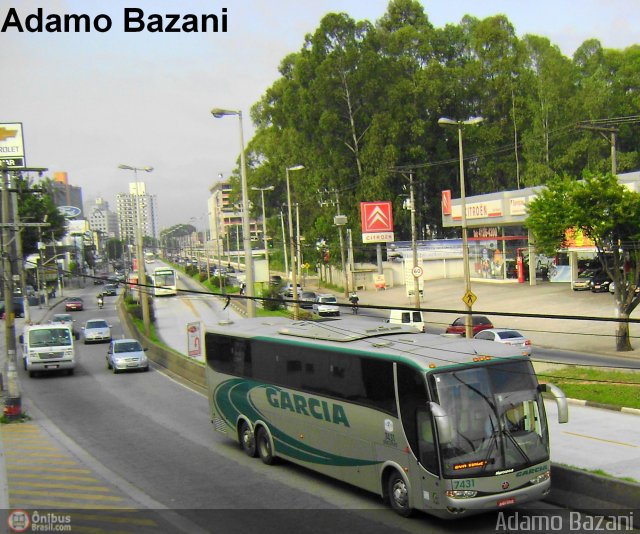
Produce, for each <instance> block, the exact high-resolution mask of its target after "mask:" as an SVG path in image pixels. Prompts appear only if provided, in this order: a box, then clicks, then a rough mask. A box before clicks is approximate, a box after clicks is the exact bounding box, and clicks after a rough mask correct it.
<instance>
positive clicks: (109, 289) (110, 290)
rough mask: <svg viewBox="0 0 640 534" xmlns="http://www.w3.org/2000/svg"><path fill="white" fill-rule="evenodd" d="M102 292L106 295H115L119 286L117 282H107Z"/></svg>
mask: <svg viewBox="0 0 640 534" xmlns="http://www.w3.org/2000/svg"><path fill="white" fill-rule="evenodd" d="M102 294H103V295H104V296H105V297H114V296H115V295H117V294H118V286H117V285H116V284H106V285H105V286H104V287H103V288H102Z"/></svg>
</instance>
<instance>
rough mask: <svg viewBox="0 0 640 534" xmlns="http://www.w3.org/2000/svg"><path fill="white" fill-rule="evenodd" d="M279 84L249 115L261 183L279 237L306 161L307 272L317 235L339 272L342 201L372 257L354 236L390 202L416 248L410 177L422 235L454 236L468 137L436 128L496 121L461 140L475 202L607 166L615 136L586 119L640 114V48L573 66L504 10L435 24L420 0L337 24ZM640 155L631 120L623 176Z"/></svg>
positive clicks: (604, 53) (312, 39)
mask: <svg viewBox="0 0 640 534" xmlns="http://www.w3.org/2000/svg"><path fill="white" fill-rule="evenodd" d="M280 74H281V77H280V78H279V79H278V80H277V81H276V82H275V83H274V84H273V85H272V86H271V87H269V88H268V90H267V91H266V92H265V94H264V96H263V97H262V98H261V99H260V101H259V102H257V103H256V104H255V105H254V107H253V109H252V119H253V122H254V123H255V125H256V128H257V129H256V134H255V136H254V137H253V139H252V140H251V141H250V143H249V145H248V147H247V152H248V159H247V161H248V165H249V176H248V179H249V182H250V186H251V185H255V186H266V185H274V186H275V191H274V192H273V193H270V194H268V195H267V199H266V200H267V204H268V206H267V210H266V211H267V215H268V217H269V219H270V220H269V225H270V229H269V234H270V235H271V236H278V235H279V232H278V228H279V226H278V224H279V221H278V215H279V212H280V209H281V207H282V206H281V202H282V199H285V198H286V183H285V168H286V167H288V166H292V165H297V164H303V165H304V166H305V170H303V171H299V172H295V173H292V174H291V176H290V178H291V187H292V196H293V198H294V200H293V201H294V202H296V203H298V204H299V205H300V208H301V209H300V217H301V220H300V228H301V229H302V232H303V234H304V237H305V240H304V243H306V250H305V252H304V256H305V259H306V260H307V261H309V262H310V263H313V262H314V261H316V260H320V257H319V256H320V254H321V252H316V250H315V247H314V245H315V243H316V242H317V241H319V240H320V239H326V241H327V243H328V245H329V247H330V248H331V261H332V262H335V261H336V260H339V258H340V254H339V253H338V252H337V248H336V247H337V242H338V239H337V230H336V228H335V226H334V225H333V217H334V215H335V214H336V211H337V207H336V205H335V200H336V197H337V198H338V199H339V201H340V208H341V212H342V213H346V214H347V216H348V218H349V223H348V226H349V227H350V228H351V229H352V230H353V232H354V243H355V244H356V247H357V250H356V255H357V256H358V257H359V258H360V259H362V258H363V257H364V256H365V254H366V253H369V249H371V248H373V247H368V249H366V248H365V247H358V246H357V243H358V241H359V240H358V239H355V237H357V236H358V235H359V232H360V222H359V221H360V217H359V202H361V201H373V200H392V201H393V203H394V222H395V226H396V239H409V238H410V224H409V213H408V211H406V210H403V209H402V208H403V203H404V201H405V199H406V195H407V193H408V191H407V190H406V188H407V179H406V175H405V174H402V173H399V172H395V171H398V170H399V169H405V170H406V169H413V170H414V171H415V179H416V184H417V190H416V198H417V203H416V204H417V206H416V207H417V210H418V212H417V226H418V238H419V239H423V238H429V237H445V236H447V234H446V231H445V229H442V228H441V214H440V192H441V191H442V190H444V189H451V190H452V192H453V195H454V196H456V195H457V194H459V182H458V164H457V162H458V159H457V158H458V152H457V135H456V131H455V129H443V128H442V127H440V126H438V119H439V118H440V117H449V118H453V119H456V120H464V119H467V118H468V117H470V116H482V117H484V119H485V121H484V122H483V123H482V124H480V125H478V126H476V127H473V128H467V129H465V131H464V144H465V155H466V162H465V165H466V171H465V174H466V192H467V194H468V195H475V194H481V193H485V192H493V191H500V190H509V189H515V188H520V187H525V186H532V185H539V184H544V183H546V181H547V180H548V179H549V178H550V177H552V176H554V175H556V174H568V175H571V176H580V175H581V174H582V172H583V171H584V170H585V169H589V170H591V171H594V172H607V171H608V170H609V168H610V163H609V154H610V144H609V141H608V140H607V139H606V138H603V136H602V135H600V133H599V132H598V131H593V130H587V129H581V128H578V127H577V125H578V124H579V123H582V124H590V122H589V121H597V120H600V119H606V118H608V119H614V118H616V117H632V116H634V115H636V114H638V112H639V110H640V46H632V47H630V48H628V49H626V50H607V49H603V48H602V46H601V45H600V43H599V42H598V41H597V40H589V41H586V42H584V43H583V44H582V45H581V46H580V47H579V48H578V50H577V51H576V52H575V54H574V55H573V58H568V57H566V56H564V55H563V54H562V53H561V52H560V50H559V48H558V47H557V46H555V45H554V44H552V43H551V42H550V41H549V40H548V39H546V38H544V37H540V36H536V35H525V36H523V37H518V36H517V35H516V30H515V28H514V27H513V25H512V24H511V23H510V22H509V20H508V19H507V18H506V17H505V16H503V15H497V16H493V17H489V18H486V19H483V20H480V19H477V18H474V17H472V16H465V17H464V18H463V19H462V20H461V21H460V23H459V24H456V25H453V24H450V25H447V26H446V27H444V28H435V27H434V26H433V25H432V24H431V22H430V21H429V18H428V15H427V13H425V11H424V8H423V7H422V5H421V4H420V3H419V2H417V1H415V0H392V1H391V2H390V3H389V5H388V8H387V12H386V13H385V14H384V15H383V16H382V17H381V18H380V19H379V20H378V21H376V22H375V23H372V22H369V21H355V20H353V19H352V18H350V17H349V16H348V15H347V14H344V13H331V14H328V15H326V16H325V17H324V18H323V19H322V20H321V22H320V24H319V26H318V28H317V29H316V30H315V32H314V33H312V34H309V35H307V36H306V38H305V41H304V43H303V44H302V47H301V49H300V51H298V52H296V53H292V54H290V55H288V56H287V57H285V58H284V59H283V60H282V62H281V65H280ZM639 146H640V128H638V126H637V125H634V121H633V120H630V121H629V122H624V123H622V124H620V125H619V128H618V131H617V149H618V171H626V170H630V169H636V168H638V167H639V166H640V155H639V153H638V147H639ZM252 194H256V195H257V194H258V193H252ZM252 200H253V205H254V210H256V215H259V213H258V211H257V210H258V208H259V207H260V201H259V199H258V198H257V197H256V198H253V199H252ZM277 247H279V243H278V242H277V241H276V242H275V243H274V248H277ZM315 256H318V257H317V258H316V257H315Z"/></svg>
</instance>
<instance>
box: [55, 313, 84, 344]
mask: <svg viewBox="0 0 640 534" xmlns="http://www.w3.org/2000/svg"><path fill="white" fill-rule="evenodd" d="M74 322H75V320H74V319H73V317H72V315H71V314H70V313H54V314H53V315H52V316H51V319H50V320H49V324H64V325H67V326H69V327H71V331H72V332H73V338H74V339H80V333H79V332H78V331H77V330H76V329H75V328H74V326H73V323H74Z"/></svg>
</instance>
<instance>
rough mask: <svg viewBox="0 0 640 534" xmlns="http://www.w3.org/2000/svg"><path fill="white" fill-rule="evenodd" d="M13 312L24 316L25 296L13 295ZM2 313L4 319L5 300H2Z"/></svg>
mask: <svg viewBox="0 0 640 534" xmlns="http://www.w3.org/2000/svg"><path fill="white" fill-rule="evenodd" d="M12 300H13V314H14V315H15V316H16V317H24V298H23V297H15V296H14V297H13V299H12ZM0 315H1V316H2V318H3V319H4V301H3V300H2V301H0Z"/></svg>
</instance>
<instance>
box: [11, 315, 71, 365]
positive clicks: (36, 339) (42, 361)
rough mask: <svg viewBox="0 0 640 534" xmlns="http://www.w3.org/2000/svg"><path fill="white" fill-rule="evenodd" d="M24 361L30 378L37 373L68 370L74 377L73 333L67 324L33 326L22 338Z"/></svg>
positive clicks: (26, 330)
mask: <svg viewBox="0 0 640 534" xmlns="http://www.w3.org/2000/svg"><path fill="white" fill-rule="evenodd" d="M20 343H22V361H23V365H24V368H25V370H26V371H28V372H29V376H33V375H34V374H35V373H37V372H40V371H41V372H50V371H58V370H66V371H67V373H68V374H70V375H72V374H73V371H74V369H75V367H76V351H75V347H74V346H73V331H72V330H71V326H70V325H66V324H43V325H32V326H28V327H27V328H25V330H24V333H23V334H22V335H21V336H20Z"/></svg>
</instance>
